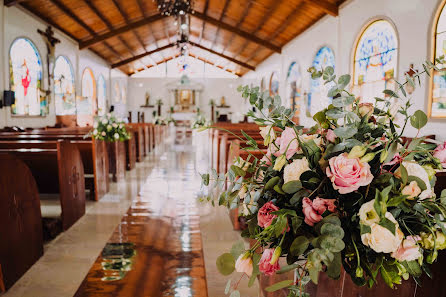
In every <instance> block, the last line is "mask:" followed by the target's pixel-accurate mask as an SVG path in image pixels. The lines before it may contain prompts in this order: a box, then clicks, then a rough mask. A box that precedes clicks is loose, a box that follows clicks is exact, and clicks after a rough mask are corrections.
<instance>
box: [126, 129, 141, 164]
mask: <svg viewBox="0 0 446 297" xmlns="http://www.w3.org/2000/svg"><path fill="white" fill-rule="evenodd" d="M126 128H127V129H128V130H129V131H131V132H133V134H134V138H135V145H136V161H137V162H142V161H144V156H145V152H144V132H143V128H142V126H138V125H134V124H127V125H126Z"/></svg>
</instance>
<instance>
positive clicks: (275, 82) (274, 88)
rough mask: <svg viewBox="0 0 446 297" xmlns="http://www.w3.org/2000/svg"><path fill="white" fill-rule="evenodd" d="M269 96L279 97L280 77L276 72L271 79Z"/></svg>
mask: <svg viewBox="0 0 446 297" xmlns="http://www.w3.org/2000/svg"><path fill="white" fill-rule="evenodd" d="M269 94H270V95H271V96H275V95H279V76H278V75H277V72H276V71H274V72H273V73H271V78H270V79H269Z"/></svg>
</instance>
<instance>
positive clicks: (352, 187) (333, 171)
mask: <svg viewBox="0 0 446 297" xmlns="http://www.w3.org/2000/svg"><path fill="white" fill-rule="evenodd" d="M347 156H348V154H347V153H343V154H342V155H339V156H336V157H333V158H331V159H330V160H329V162H328V163H329V166H328V167H327V169H326V174H327V176H328V178H330V180H331V182H332V184H333V188H334V189H335V190H338V191H339V193H340V194H348V193H351V192H353V191H356V190H357V189H359V187H362V186H367V185H368V184H370V183H371V182H372V180H373V174H372V173H371V172H370V165H369V163H363V162H361V161H360V160H359V158H353V159H349V158H348V157H347Z"/></svg>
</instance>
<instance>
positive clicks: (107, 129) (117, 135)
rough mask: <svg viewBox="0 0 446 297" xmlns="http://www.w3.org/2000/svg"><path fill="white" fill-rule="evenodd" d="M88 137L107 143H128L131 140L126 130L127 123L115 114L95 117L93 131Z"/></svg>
mask: <svg viewBox="0 0 446 297" xmlns="http://www.w3.org/2000/svg"><path fill="white" fill-rule="evenodd" d="M88 135H89V136H93V137H94V138H96V139H98V140H105V141H107V142H114V141H126V140H128V139H130V134H129V133H128V132H127V129H126V128H125V123H124V122H123V121H122V120H120V119H118V118H117V117H116V116H115V115H114V114H113V113H107V114H106V115H104V116H101V117H99V116H97V117H95V119H94V123H93V130H92V131H91V132H90V133H89V134H88Z"/></svg>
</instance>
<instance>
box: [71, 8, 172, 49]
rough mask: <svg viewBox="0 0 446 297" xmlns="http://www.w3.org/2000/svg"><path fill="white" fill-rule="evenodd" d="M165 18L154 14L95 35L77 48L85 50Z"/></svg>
mask: <svg viewBox="0 0 446 297" xmlns="http://www.w3.org/2000/svg"><path fill="white" fill-rule="evenodd" d="M165 17H166V16H164V15H162V14H155V15H152V16H149V17H147V18H144V19H142V20H139V21H136V22H133V23H129V24H128V25H125V26H122V27H120V28H117V29H114V30H112V31H109V32H106V33H103V34H101V35H97V36H96V37H94V38H91V39H88V40H84V41H81V42H80V44H79V48H80V49H83V48H86V47H90V46H92V45H94V44H96V43H99V42H101V41H104V40H107V39H109V38H112V37H114V36H116V35H119V34H123V33H126V32H129V31H131V30H134V29H136V28H139V27H142V26H146V25H149V24H151V23H153V22H156V21H158V20H162V19H163V18H165Z"/></svg>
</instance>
